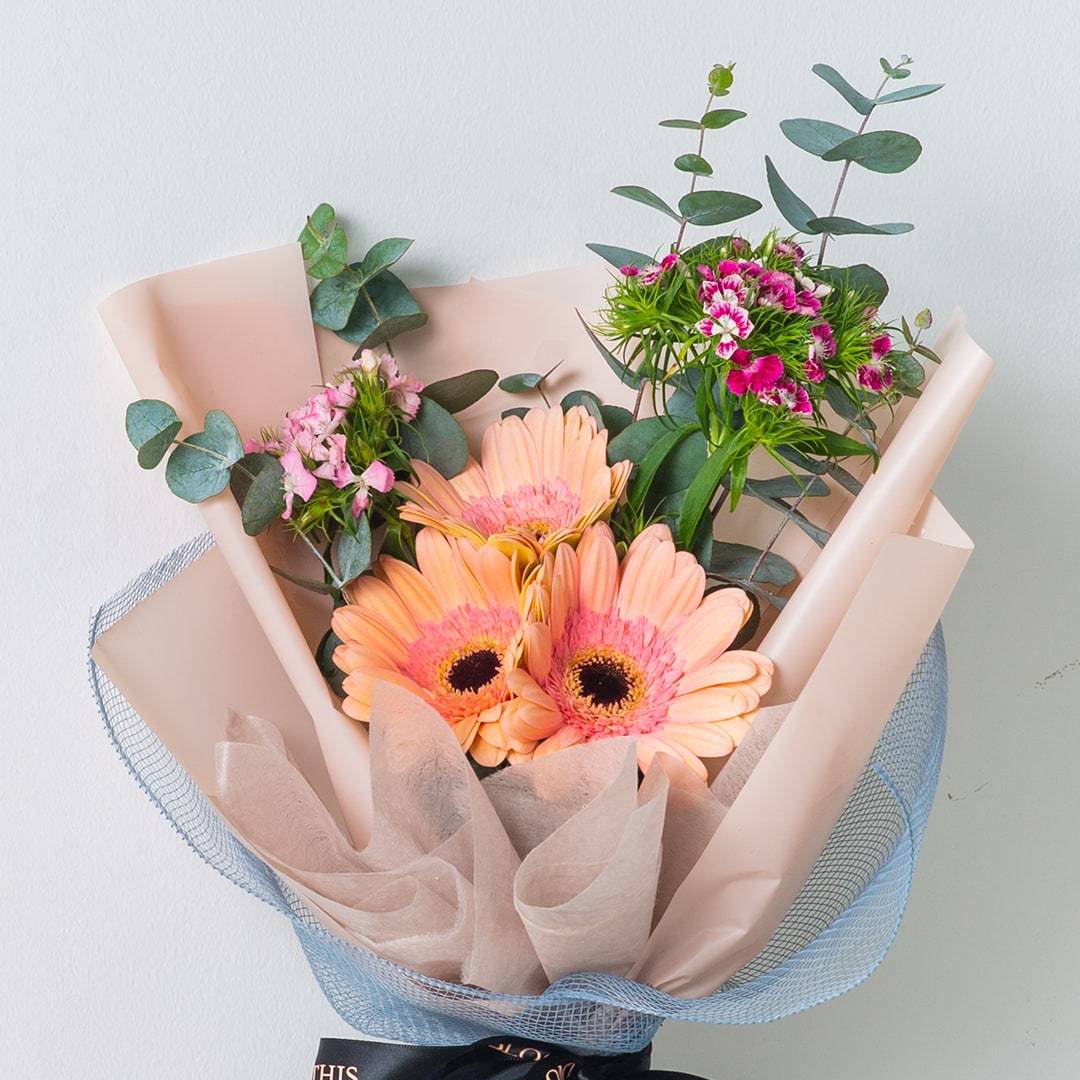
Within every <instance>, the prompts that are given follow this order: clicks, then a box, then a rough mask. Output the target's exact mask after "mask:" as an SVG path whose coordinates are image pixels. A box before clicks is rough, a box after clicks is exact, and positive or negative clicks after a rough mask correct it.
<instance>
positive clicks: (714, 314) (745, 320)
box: [697, 300, 754, 360]
mask: <svg viewBox="0 0 1080 1080" xmlns="http://www.w3.org/2000/svg"><path fill="white" fill-rule="evenodd" d="M705 310H706V314H707V318H704V319H702V320H701V322H699V323H698V324H697V329H698V331H699V332H700V333H702V334H704V335H705V337H707V338H713V337H715V338H718V339H719V340H718V341H717V343H716V355H717V356H719V357H721V359H724V360H727V359H728V358H729V357H730V356H731V354H732V353H733V352H735V350H736V349H737V348H738V347H739V346H738V339H740V338H745V337H749V336H750V334H751V332H752V331H753V329H754V324H753V323H752V322H751V321H750V314H749V312H748V311H747V310H746V308H744V307H740V306H739V305H738V304H737V303H733V302H731V301H730V300H720V301H718V302H717V303H715V304H711V305H710V306H709V307H707V308H706V309H705Z"/></svg>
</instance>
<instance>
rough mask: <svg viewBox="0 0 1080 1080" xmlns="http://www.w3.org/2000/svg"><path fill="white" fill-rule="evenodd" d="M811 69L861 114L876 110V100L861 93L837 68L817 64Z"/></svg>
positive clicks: (868, 113)
mask: <svg viewBox="0 0 1080 1080" xmlns="http://www.w3.org/2000/svg"><path fill="white" fill-rule="evenodd" d="M810 70H811V71H813V73H814V74H815V75H816V76H817V77H818V78H819V79H824V80H825V81H826V82H827V83H828V84H829V85H830V86H831V87H832V88H833V89H834V90H835V91H836V92H837V93H838V94H839V95H840V96H841V97H842V98H843V99H844V100H845V101H846V102H847V103H848V104H849V105H850V106H851V107H852V108H853V109H854V110H855V111H856V112H857V113H859V114H860V115H862V116H869V115H870V114H871V113H872V112H873V111H874V102H873V101H871V100H870V98H868V97H867V96H866V95H865V94H860V93H859V91H858V90H856V89H855V87H854V86H852V85H851V83H849V82H848V81H847V79H845V78H844V76H843V75H841V74H840V72H839V71H837V70H836V68H834V67H830V66H829V65H828V64H815V65H814V66H813V67H812V68H811V69H810Z"/></svg>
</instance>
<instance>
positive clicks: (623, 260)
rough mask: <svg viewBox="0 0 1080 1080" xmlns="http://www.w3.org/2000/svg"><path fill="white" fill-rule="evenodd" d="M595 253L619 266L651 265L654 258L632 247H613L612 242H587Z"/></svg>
mask: <svg viewBox="0 0 1080 1080" xmlns="http://www.w3.org/2000/svg"><path fill="white" fill-rule="evenodd" d="M585 246H586V247H587V248H588V249H589V250H590V251H591V252H593V254H595V255H599V256H600V258H601V259H603V260H604V261H605V262H608V263H610V264H611V265H612V266H614V267H616V268H618V267H620V266H636V267H639V268H642V267H646V266H649V265H651V264H652V263H653V262H654V260H653V259H652V257H651V256H649V255H646V254H644V253H643V252H640V251H634V250H632V249H631V248H624V247H613V246H612V245H611V244H586V245H585Z"/></svg>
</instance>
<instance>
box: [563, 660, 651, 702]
mask: <svg viewBox="0 0 1080 1080" xmlns="http://www.w3.org/2000/svg"><path fill="white" fill-rule="evenodd" d="M564 679H565V686H566V689H567V691H568V692H569V694H570V696H571V698H573V699H574V700H576V701H577V702H578V703H579V705H580V706H581V707H583V708H584V709H585V710H587V712H588V713H589V714H590V715H592V716H593V717H594V719H598V718H599V717H601V716H605V717H607V718H609V719H614V718H616V717H622V716H625V715H628V714H629V713H630V712H631V711H632V710H633V709H635V708H637V706H638V705H640V704H641V701H642V699H643V697H644V694H645V679H644V675H643V674H642V671H641V668H640V666H639V665H638V664H637V663H635V662H634V661H633V660H632V659H631V658H630V657H629V656H625V655H623V654H622V653H621V652H619V651H617V650H615V649H610V648H607V647H606V646H603V645H600V646H590V647H588V648H585V649H580V650H578V652H577V653H576V654H575V655H574V657H573V658H572V659H571V661H570V663H569V664H568V665H567V667H566V674H565V676H564Z"/></svg>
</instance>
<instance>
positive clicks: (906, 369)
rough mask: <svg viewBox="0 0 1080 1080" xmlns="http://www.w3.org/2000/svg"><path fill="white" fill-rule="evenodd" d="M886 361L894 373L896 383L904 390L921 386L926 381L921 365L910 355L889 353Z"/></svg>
mask: <svg viewBox="0 0 1080 1080" xmlns="http://www.w3.org/2000/svg"><path fill="white" fill-rule="evenodd" d="M886 359H887V360H888V362H889V364H890V365H891V366H892V369H893V371H894V372H895V373H896V379H897V382H899V383H900V385H901V387H903V388H904V389H905V390H911V389H914V388H915V387H917V386H922V384H923V382H924V381H925V380H926V372H925V371H924V370H923V366H922V364H920V363H919V361H918V360H916V359H915V357H914V356H912V355H911V353H904V352H900V353H889V355H888V356H887V357H886Z"/></svg>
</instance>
